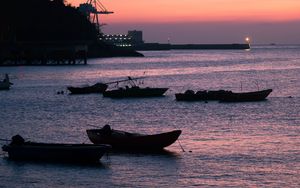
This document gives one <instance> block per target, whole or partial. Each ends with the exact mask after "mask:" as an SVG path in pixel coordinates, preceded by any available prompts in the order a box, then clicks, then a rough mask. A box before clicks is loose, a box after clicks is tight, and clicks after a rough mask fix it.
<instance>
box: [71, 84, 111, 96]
mask: <svg viewBox="0 0 300 188" xmlns="http://www.w3.org/2000/svg"><path fill="white" fill-rule="evenodd" d="M107 87H108V85H107V84H104V83H96V84H94V85H92V86H83V87H72V86H70V87H68V90H69V91H70V92H71V93H72V94H88V93H103V92H104V91H105V90H106V89H107Z"/></svg>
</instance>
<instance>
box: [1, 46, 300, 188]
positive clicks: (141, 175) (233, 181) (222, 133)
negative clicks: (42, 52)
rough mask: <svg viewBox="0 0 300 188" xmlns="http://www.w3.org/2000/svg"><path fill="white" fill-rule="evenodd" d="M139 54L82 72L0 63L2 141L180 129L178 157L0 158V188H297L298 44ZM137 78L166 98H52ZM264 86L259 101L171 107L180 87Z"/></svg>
mask: <svg viewBox="0 0 300 188" xmlns="http://www.w3.org/2000/svg"><path fill="white" fill-rule="evenodd" d="M144 54H145V56H146V57H144V58H107V59H92V60H90V61H89V65H87V66H80V65H79V66H60V67H58V66H48V67H38V66H33V67H24V66H19V67H0V74H1V76H3V74H4V73H9V74H10V76H11V81H12V82H13V83H14V85H13V87H12V89H11V90H9V91H1V92H0V105H1V111H0V138H10V137H11V136H12V135H15V134H21V135H22V136H23V137H25V138H27V139H30V140H32V141H43V142H68V143H90V142H89V140H88V138H87V135H86V133H85V130H86V129H88V128H94V127H102V126H103V125H104V124H106V123H108V124H111V125H112V127H113V128H114V129H123V130H127V131H134V132H141V133H159V132H162V131H169V130H173V129H181V130H183V133H182V135H181V136H180V137H179V138H180V143H181V144H182V146H183V148H184V150H185V152H183V151H182V149H181V148H180V146H179V144H178V143H175V144H173V145H172V146H170V147H168V148H167V150H168V152H166V153H163V154H154V153H153V154H141V153H140V154H130V153H119V154H116V153H114V154H109V156H108V157H106V156H104V157H103V158H102V159H101V165H100V166H78V165H64V164H44V163H25V162H13V161H10V160H7V159H6V158H5V157H2V156H3V152H1V154H2V155H1V158H0V187H199V186H201V187H299V186H300V115H299V114H300V76H299V75H300V47H299V46H298V47H297V46H275V47H265V46H262V47H256V48H253V49H252V50H251V51H160V52H144ZM144 75H145V76H148V78H147V79H145V80H144V86H158V87H169V88H170V89H169V90H168V91H167V93H166V96H165V97H161V98H151V99H121V100H113V99H109V98H103V97H102V95H99V94H90V95H76V96H75V95H68V94H64V95H57V94H56V92H57V91H61V90H64V91H66V86H68V85H81V84H87V83H90V84H92V83H95V82H98V81H103V82H109V81H114V80H118V79H120V78H121V79H123V78H124V77H126V76H133V77H136V76H144ZM265 88H273V89H274V91H273V92H272V93H271V95H270V96H269V97H268V100H267V101H263V102H250V103H218V102H208V103H204V102H176V101H175V96H174V94H175V93H176V92H183V91H185V90H186V89H194V90H199V89H207V90H213V89H226V90H233V91H241V90H242V91H252V90H257V89H265ZM65 93H66V92H65ZM290 96H291V97H290ZM1 144H5V142H1Z"/></svg>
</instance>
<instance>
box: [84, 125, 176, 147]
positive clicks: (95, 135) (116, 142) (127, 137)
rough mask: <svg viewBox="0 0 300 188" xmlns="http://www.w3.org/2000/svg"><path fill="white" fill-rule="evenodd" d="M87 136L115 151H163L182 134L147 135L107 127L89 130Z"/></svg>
mask: <svg viewBox="0 0 300 188" xmlns="http://www.w3.org/2000/svg"><path fill="white" fill-rule="evenodd" d="M86 132H87V135H88V137H89V139H90V140H91V142H92V143H94V144H109V145H111V146H112V149H113V150H131V151H135V150H138V151H153V150H162V149H163V148H165V147H167V146H170V145H171V144H173V143H174V142H175V141H176V140H177V139H178V137H179V136H180V134H181V130H174V131H170V132H164V133H159V134H152V135H145V134H138V133H129V132H125V131H120V130H114V129H111V128H110V126H109V125H105V126H104V127H103V128H101V129H88V130H86Z"/></svg>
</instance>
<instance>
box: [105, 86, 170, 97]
mask: <svg viewBox="0 0 300 188" xmlns="http://www.w3.org/2000/svg"><path fill="white" fill-rule="evenodd" d="M167 90H168V88H129V89H116V90H110V91H105V92H103V96H104V97H110V98H140V97H141V98H142V97H160V96H163V94H164V93H165V92H166V91H167Z"/></svg>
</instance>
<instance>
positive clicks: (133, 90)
mask: <svg viewBox="0 0 300 188" xmlns="http://www.w3.org/2000/svg"><path fill="white" fill-rule="evenodd" d="M138 79H141V78H131V77H128V79H126V80H121V81H116V82H128V83H129V86H128V85H126V86H125V88H123V87H120V88H118V89H113V90H107V91H105V92H103V96H104V97H110V98H128V97H134V98H138V97H160V96H163V95H164V93H165V92H166V91H167V90H168V89H169V88H150V87H145V88H142V87H139V86H138V85H137V84H136V82H134V81H135V80H138Z"/></svg>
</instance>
